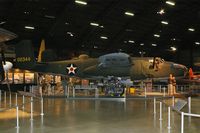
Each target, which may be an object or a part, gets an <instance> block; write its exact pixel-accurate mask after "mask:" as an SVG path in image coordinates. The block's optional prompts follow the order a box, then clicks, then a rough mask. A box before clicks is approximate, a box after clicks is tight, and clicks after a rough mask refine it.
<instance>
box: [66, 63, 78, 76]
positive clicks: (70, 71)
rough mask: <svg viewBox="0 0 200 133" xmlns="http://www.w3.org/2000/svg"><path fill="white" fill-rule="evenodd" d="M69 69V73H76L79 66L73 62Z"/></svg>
mask: <svg viewBox="0 0 200 133" xmlns="http://www.w3.org/2000/svg"><path fill="white" fill-rule="evenodd" d="M67 69H68V74H75V70H76V69H77V67H74V65H73V64H71V65H70V66H69V67H67Z"/></svg>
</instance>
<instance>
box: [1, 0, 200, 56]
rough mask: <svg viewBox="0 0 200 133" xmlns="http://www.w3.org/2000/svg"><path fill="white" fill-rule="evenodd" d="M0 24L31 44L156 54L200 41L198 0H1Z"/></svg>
mask: <svg viewBox="0 0 200 133" xmlns="http://www.w3.org/2000/svg"><path fill="white" fill-rule="evenodd" d="M0 27H1V28H5V29H7V30H10V31H12V32H14V33H16V34H17V35H18V39H17V41H18V40H21V39H31V40H32V41H33V43H34V45H35V47H38V46H39V44H40V41H41V39H42V38H44V39H45V40H46V45H47V47H49V48H53V49H56V50H65V49H77V50H92V51H108V52H110V51H112V52H113V51H124V52H127V53H131V54H133V55H136V56H139V55H140V53H141V51H143V52H145V53H146V55H149V56H160V55H162V54H170V52H172V51H173V50H174V49H177V50H186V49H193V48H196V47H197V48H198V47H200V37H199V36H200V1H199V0H171V1H167V0H82V1H75V0H1V1H0ZM15 41H16V40H15ZM198 45H199V46H198Z"/></svg>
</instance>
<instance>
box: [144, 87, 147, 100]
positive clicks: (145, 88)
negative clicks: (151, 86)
mask: <svg viewBox="0 0 200 133" xmlns="http://www.w3.org/2000/svg"><path fill="white" fill-rule="evenodd" d="M144 97H145V98H146V97H147V87H146V85H145V87H144Z"/></svg>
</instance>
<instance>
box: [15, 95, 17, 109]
mask: <svg viewBox="0 0 200 133" xmlns="http://www.w3.org/2000/svg"><path fill="white" fill-rule="evenodd" d="M15 105H16V106H17V93H16V94H15Z"/></svg>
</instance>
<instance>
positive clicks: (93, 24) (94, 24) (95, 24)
mask: <svg viewBox="0 0 200 133" xmlns="http://www.w3.org/2000/svg"><path fill="white" fill-rule="evenodd" d="M90 25H92V26H99V24H97V23H93V22H92V23H90Z"/></svg>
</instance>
